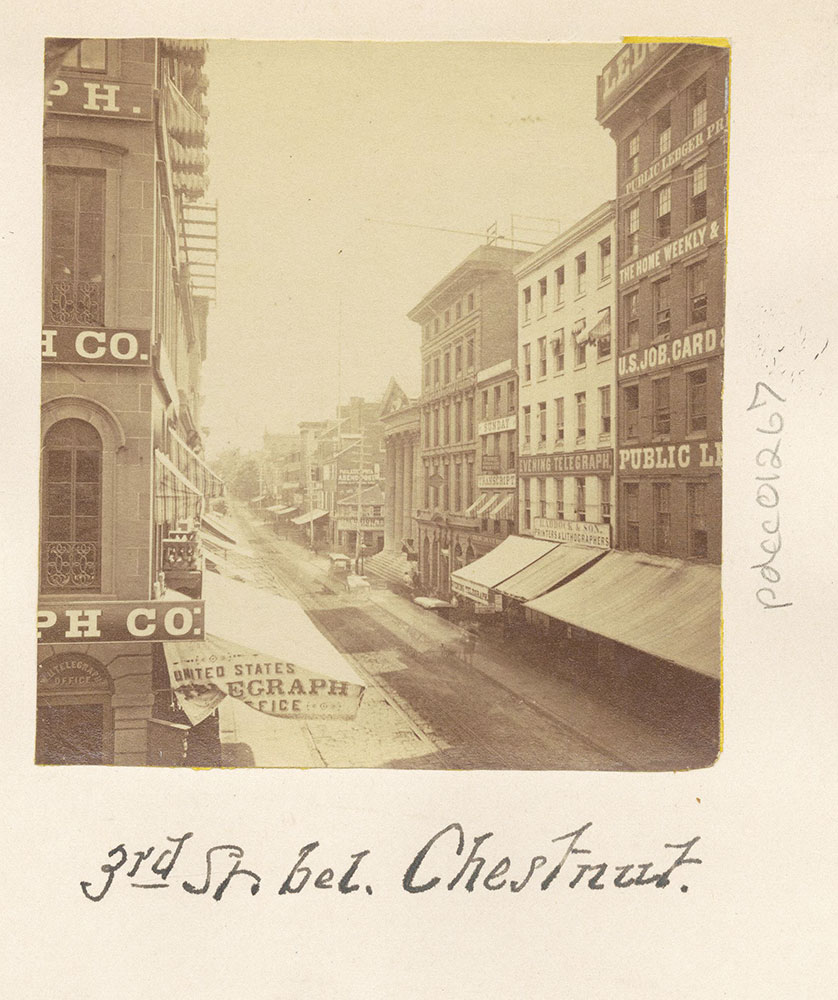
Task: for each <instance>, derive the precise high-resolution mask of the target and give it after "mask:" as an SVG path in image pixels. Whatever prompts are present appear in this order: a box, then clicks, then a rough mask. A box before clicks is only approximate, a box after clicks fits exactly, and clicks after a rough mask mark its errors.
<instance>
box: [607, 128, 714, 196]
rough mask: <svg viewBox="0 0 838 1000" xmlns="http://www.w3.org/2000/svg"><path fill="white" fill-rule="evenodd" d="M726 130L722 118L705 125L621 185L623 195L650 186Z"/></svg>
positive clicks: (634, 192)
mask: <svg viewBox="0 0 838 1000" xmlns="http://www.w3.org/2000/svg"><path fill="white" fill-rule="evenodd" d="M726 130H727V123H726V122H725V120H724V118H717V119H716V120H715V121H714V122H711V123H710V124H709V125H705V126H704V128H702V129H699V130H698V132H696V133H695V135H691V136H690V137H689V138H688V139H685V140H684V141H683V142H682V143H681V145H680V146H678V147H677V148H676V149H671V150H670V151H669V152H668V153H664V155H663V156H661V157H659V158H658V159H657V160H655V161H654V162H653V163H650V164H649V166H648V167H647V168H646V169H645V170H641V171H640V173H639V174H638V175H637V176H636V177H632V179H631V180H630V181H626V183H625V184H624V185H623V194H624V195H632V194H636V193H637V192H638V191H640V190H641V189H642V188H644V187H646V185H647V184H651V183H652V181H654V180H656V179H657V178H658V177H660V176H661V175H662V174H665V173H666V171H667V170H669V169H671V168H672V167H674V166H676V165H677V164H679V163H680V162H681V160H683V159H684V157H685V156H689V155H690V154H691V153H695V152H696V151H697V150H699V149H701V148H702V147H703V146H706V145H707V143H708V142H711V141H712V140H713V139H716V138H717V137H718V136H720V135H723V134H724V132H725V131H726Z"/></svg>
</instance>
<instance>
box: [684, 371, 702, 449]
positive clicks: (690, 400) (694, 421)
mask: <svg viewBox="0 0 838 1000" xmlns="http://www.w3.org/2000/svg"><path fill="white" fill-rule="evenodd" d="M706 430H707V369H706V368H701V369H699V371H696V372H688V373H687V431H688V432H689V433H697V432H698V431H706Z"/></svg>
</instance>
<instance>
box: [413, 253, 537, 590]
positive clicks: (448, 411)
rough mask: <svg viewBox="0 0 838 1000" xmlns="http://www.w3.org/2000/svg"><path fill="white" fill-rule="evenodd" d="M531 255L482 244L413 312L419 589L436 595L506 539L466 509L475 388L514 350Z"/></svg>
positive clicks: (473, 470)
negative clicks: (418, 376) (519, 283)
mask: <svg viewBox="0 0 838 1000" xmlns="http://www.w3.org/2000/svg"><path fill="white" fill-rule="evenodd" d="M526 256H527V253H526V252H525V251H522V250H512V249H509V248H506V247H499V246H494V245H489V246H482V247H478V249H477V250H475V251H474V252H473V253H471V254H469V256H468V257H466V258H465V260H464V261H462V262H461V263H460V264H459V265H458V266H457V267H455V268H454V269H453V270H452V271H451V272H450V273H449V274H447V275H446V276H445V277H444V278H443V279H442V280H441V281H440V282H439V283H438V284H436V285H435V286H434V287H433V288H432V289H431V290H430V291H429V292H428V293H427V294H426V295H425V296H424V297H423V299H422V300H421V302H419V303H418V304H417V305H416V306H415V307H414V308H413V309H412V310H411V311H410V312H409V313H408V317H409V318H410V319H411V320H413V321H414V322H416V323H418V324H419V326H420V327H421V331H422V392H421V395H420V398H419V407H420V411H421V436H420V445H419V461H420V466H421V473H420V475H421V488H420V509H419V511H418V512H417V533H418V536H419V537H418V543H419V573H420V581H421V585H422V587H423V588H424V589H425V590H427V591H430V592H433V593H435V594H437V595H439V596H440V597H447V596H449V595H450V593H451V581H450V575H451V572H452V570H455V569H457V568H458V567H460V566H463V565H464V564H466V563H468V562H471V561H472V560H474V559H476V558H477V557H479V556H480V555H482V554H484V553H486V552H488V551H489V550H490V549H491V548H493V547H494V546H495V545H496V544H497V543H498V542H499V541H501V539H502V538H503V537H504V534H503V531H498V532H497V533H495V532H490V533H486V532H482V531H481V523H480V519H479V518H478V517H475V516H474V515H473V513H467V512H468V511H469V508H471V507H472V505H473V504H474V503H475V502H476V500H477V499H478V497H477V481H476V476H477V469H478V438H477V415H476V412H475V391H476V381H477V373H478V372H479V371H481V370H482V369H486V368H491V367H492V366H493V365H497V364H500V363H501V362H503V361H507V360H509V359H511V358H514V357H515V351H516V336H517V309H516V302H515V300H516V284H515V277H514V273H513V271H514V268H515V266H516V265H517V264H520V263H521V262H522V261H523V260H524V259H525V258H526ZM493 526H494V525H493Z"/></svg>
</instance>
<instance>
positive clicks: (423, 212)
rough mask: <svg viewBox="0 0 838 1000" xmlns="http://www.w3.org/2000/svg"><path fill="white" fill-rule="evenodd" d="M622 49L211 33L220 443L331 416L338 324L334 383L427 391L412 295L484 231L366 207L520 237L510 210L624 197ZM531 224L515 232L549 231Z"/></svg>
mask: <svg viewBox="0 0 838 1000" xmlns="http://www.w3.org/2000/svg"><path fill="white" fill-rule="evenodd" d="M618 49H619V46H617V45H583V44H574V45H570V44H564V45H545V44H511V43H506V44H497V43H431V42H418V43H401V44H399V43H389V42H305V41H301V42H275V41H274V42H253V41H241V42H236V41H212V42H211V43H210V55H209V59H208V61H207V66H206V71H207V74H208V77H209V93H208V98H207V103H208V106H209V109H210V117H209V135H210V140H209V141H210V145H209V155H210V189H209V195H208V196H209V198H210V199H217V201H218V206H219V259H218V301H217V304H216V306H215V307H214V308H213V309H212V310H211V312H210V321H209V332H208V339H209V354H208V359H207V363H206V366H205V369H204V387H203V389H204V396H205V404H204V410H203V413H202V418H201V422H202V424H204V425H205V426H207V427H208V428H209V430H210V434H209V437H208V439H207V447H208V450H209V452H210V454H211V455H212V454H216V453H217V452H218V451H220V450H222V449H223V448H225V447H228V446H230V445H235V446H239V447H242V448H243V449H246V450H247V449H258V448H259V447H260V446H261V438H262V432H263V430H265V429H268V430H270V431H275V432H277V431H293V430H294V429H295V428H296V425H297V423H298V421H300V420H317V419H323V418H325V417H328V416H331V415H332V414H333V413H334V408H335V406H336V404H337V401H338V385H339V379H338V367H339V366H338V342H339V339H340V342H341V343H342V351H341V352H340V354H341V358H342V363H341V365H340V368H341V378H340V397H341V399H343V400H344V401H345V400H346V399H347V398H348V397H349V396H350V395H360V396H365V397H366V398H368V399H378V398H380V397H381V395H382V393H383V392H384V389H385V387H386V385H387V382H388V380H389V378H390V377H391V376H395V378H396V379H397V380H398V382H399V383H400V384H401V385H402V387H403V388H404V389H405V390H406V391H407V392H408V393H409V394H411V395H414V394H416V393H417V392H418V389H419V376H420V362H419V329H418V327H416V325H415V324H413V323H411V322H410V321H409V320H408V319H407V318H406V313H407V311H408V310H409V309H411V308H412V307H413V306H414V305H415V304H416V303H417V302H418V301H419V300H420V299H421V298H422V296H423V295H424V294H425V292H427V291H428V290H429V289H430V288H431V287H432V286H433V285H434V284H436V282H437V281H439V279H440V278H442V277H443V276H444V275H445V274H446V273H447V272H448V271H449V270H451V268H453V267H455V266H456V265H457V264H458V263H459V262H460V260H462V259H463V257H465V256H466V255H467V254H468V253H470V252H471V251H472V250H473V249H474V248H475V247H476V246H478V245H479V244H480V243H481V242H483V240H482V239H481V238H480V237H478V236H468V235H458V234H454V233H445V232H437V231H434V230H432V229H420V228H407V227H400V226H399V227H396V226H390V225H382V224H379V223H370V222H366V221H365V219H366V218H374V219H385V220H390V221H393V222H400V223H411V224H415V225H423V226H436V227H442V228H446V229H455V230H467V231H473V232H477V233H483V232H484V231H485V230H486V228H487V227H488V226H489V225H491V224H492V223H493V222H495V221H496V222H497V224H498V231H499V232H500V233H501V234H504V235H509V232H510V217H511V216H512V214H513V213H514V214H515V216H516V217H521V216H539V217H552V218H558V219H559V220H560V224H561V228H562V230H564V229H567V228H569V227H570V226H571V225H572V224H573V223H574V222H575V221H576V220H578V219H579V218H581V217H582V216H583V215H585V214H586V213H587V212H588V211H590V210H591V209H593V208H595V207H596V206H597V205H599V204H600V203H602V202H603V201H605V200H607V199H608V198H612V197H613V196H614V187H615V151H614V143H613V141H612V140H611V138H610V136H609V135H608V133H607V132H606V131H605V130H604V129H602V128H600V126H599V125H598V124H597V122H596V120H595V118H594V115H595V111H596V77H597V74H598V73H599V72H600V71H601V69H602V67H603V66H604V65H605V63H606V62H607V61H608V60H609V59H610V58H611V56H612V55H614V53H615V52H617V51H618ZM524 224H530V225H532V224H533V223H525V222H524V220H523V219H520V218H519V219H517V221H516V233H517V234H518V235H519V236H520V238H525V237H529V238H531V239H536V240H540V241H542V242H548V241H549V239H550V234H540V233H525V232H523V231H522V230H521V229H520V227H521V226H523V225H524ZM553 235H555V233H553ZM530 249H535V248H530ZM339 331H341V333H340V337H339Z"/></svg>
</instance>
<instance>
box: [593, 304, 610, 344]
mask: <svg viewBox="0 0 838 1000" xmlns="http://www.w3.org/2000/svg"><path fill="white" fill-rule="evenodd" d="M610 336H611V310H610V309H606V310H605V312H604V313H603V315H602V317H601V318H600V319H599V320H598V321H597V322H596V323H595V324H594V325H593V326H592V327H591V329H590V332H589V334H588V338H589V340H590V341H591V342H592V343H596V341H598V340H605V339H607V338H608V337H610Z"/></svg>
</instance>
